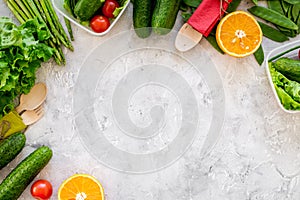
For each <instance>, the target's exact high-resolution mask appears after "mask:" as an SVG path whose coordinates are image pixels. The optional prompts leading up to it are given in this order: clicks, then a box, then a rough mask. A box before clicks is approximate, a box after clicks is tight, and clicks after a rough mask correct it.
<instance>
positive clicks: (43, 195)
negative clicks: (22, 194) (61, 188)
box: [30, 179, 53, 200]
mask: <svg viewBox="0 0 300 200" xmlns="http://www.w3.org/2000/svg"><path fill="white" fill-rule="evenodd" d="M52 191H53V189H52V185H51V183H50V182H49V181H47V180H43V179H41V180H37V181H35V182H34V183H33V184H32V185H31V189H30V193H31V195H32V196H33V197H34V198H36V199H38V200H48V199H50V197H51V195H52Z"/></svg>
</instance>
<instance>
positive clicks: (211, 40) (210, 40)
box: [206, 34, 224, 54]
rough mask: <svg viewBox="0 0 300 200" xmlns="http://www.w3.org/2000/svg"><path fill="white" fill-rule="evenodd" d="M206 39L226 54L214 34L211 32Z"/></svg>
mask: <svg viewBox="0 0 300 200" xmlns="http://www.w3.org/2000/svg"><path fill="white" fill-rule="evenodd" d="M206 40H207V41H208V42H209V43H210V44H211V46H213V47H214V48H215V49H216V50H217V51H218V52H220V53H221V54H224V52H223V51H222V49H221V48H220V47H219V45H218V43H217V40H216V37H214V36H213V35H212V34H210V35H209V36H208V37H206Z"/></svg>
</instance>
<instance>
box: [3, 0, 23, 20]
mask: <svg viewBox="0 0 300 200" xmlns="http://www.w3.org/2000/svg"><path fill="white" fill-rule="evenodd" d="M6 3H7V7H8V8H9V9H10V10H11V12H12V13H13V14H14V15H15V17H16V18H17V20H18V21H19V22H20V23H22V24H23V23H25V20H24V19H23V18H22V16H21V15H20V14H19V12H18V11H17V10H16V9H15V8H14V7H13V5H12V4H11V3H10V2H9V1H6Z"/></svg>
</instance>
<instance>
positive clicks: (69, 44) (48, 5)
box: [42, 0, 74, 51]
mask: <svg viewBox="0 0 300 200" xmlns="http://www.w3.org/2000/svg"><path fill="white" fill-rule="evenodd" d="M42 2H45V5H46V7H47V9H48V11H49V13H51V16H52V18H53V22H54V25H55V26H56V28H57V30H58V31H59V32H60V34H61V35H62V37H63V38H64V40H65V42H66V44H67V46H66V47H67V48H69V49H70V50H71V51H73V50H74V48H73V46H72V43H71V41H70V40H69V38H68V36H67V34H66V32H65V30H64V29H63V27H62V25H61V23H60V21H59V19H58V16H57V15H56V12H55V10H54V8H53V6H52V4H51V2H50V1H49V0H45V1H42Z"/></svg>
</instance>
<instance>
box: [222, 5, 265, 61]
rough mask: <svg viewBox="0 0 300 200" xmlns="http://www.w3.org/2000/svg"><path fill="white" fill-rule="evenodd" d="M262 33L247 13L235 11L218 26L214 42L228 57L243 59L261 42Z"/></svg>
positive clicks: (254, 20)
mask: <svg viewBox="0 0 300 200" xmlns="http://www.w3.org/2000/svg"><path fill="white" fill-rule="evenodd" d="M262 36H263V33H262V31H261V28H260V26H259V24H258V23H257V21H256V19H255V18H254V17H253V16H252V15H250V14H249V13H247V12H244V11H235V12H232V13H230V14H228V15H226V16H225V17H224V18H223V19H222V20H221V21H220V23H219V24H218V27H217V31H216V40H217V42H218V45H219V46H220V48H221V49H222V50H223V51H224V52H225V53H227V54H228V55H231V56H234V57H245V56H249V55H251V54H253V53H254V52H255V51H256V50H257V49H258V48H259V46H260V44H261V42H262Z"/></svg>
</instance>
